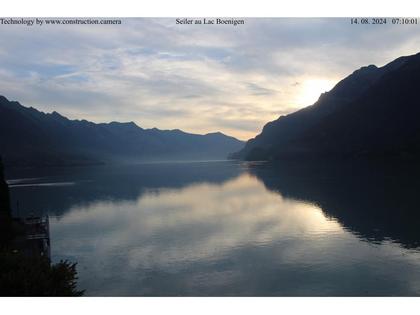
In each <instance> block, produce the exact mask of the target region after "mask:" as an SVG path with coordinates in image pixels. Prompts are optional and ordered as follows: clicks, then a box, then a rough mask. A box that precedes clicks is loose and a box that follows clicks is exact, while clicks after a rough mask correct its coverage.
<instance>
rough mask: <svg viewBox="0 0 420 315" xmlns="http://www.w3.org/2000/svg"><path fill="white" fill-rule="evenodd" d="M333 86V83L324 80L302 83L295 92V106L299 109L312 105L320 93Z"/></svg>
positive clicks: (310, 80) (311, 80)
mask: <svg viewBox="0 0 420 315" xmlns="http://www.w3.org/2000/svg"><path fill="white" fill-rule="evenodd" d="M334 84H335V82H334V81H331V80H325V79H321V80H320V79H309V80H305V81H303V82H302V83H301V84H300V86H299V91H298V92H297V97H296V104H297V105H299V106H300V107H305V106H309V105H312V104H313V103H315V102H316V101H317V100H318V98H319V96H320V95H321V94H322V93H324V92H327V91H329V90H331V89H332V88H333V86H334Z"/></svg>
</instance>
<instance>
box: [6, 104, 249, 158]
mask: <svg viewBox="0 0 420 315" xmlns="http://www.w3.org/2000/svg"><path fill="white" fill-rule="evenodd" d="M242 147H243V142H242V141H239V140H237V139H235V138H233V137H229V136H226V135H224V134H222V133H220V132H216V133H209V134H206V135H197V134H190V133H186V132H183V131H181V130H159V129H156V128H153V129H143V128H140V127H139V126H137V125H136V124H135V123H133V122H129V123H119V122H111V123H99V124H96V123H93V122H89V121H86V120H70V119H67V118H66V117H64V116H62V115H60V114H59V113H57V112H53V113H43V112H40V111H38V110H36V109H35V108H32V107H29V108H28V107H25V106H22V105H21V104H19V103H18V102H11V101H9V100H8V99H6V98H5V97H4V96H0V155H2V156H3V158H4V162H5V164H7V165H19V166H23V165H37V166H41V165H48V166H51V165H83V164H97V163H107V162H117V161H123V162H135V161H150V160H160V161H163V160H166V161H167V160H205V159H206V160H208V159H224V158H226V157H227V155H228V153H229V152H232V151H236V150H239V149H240V148H242Z"/></svg>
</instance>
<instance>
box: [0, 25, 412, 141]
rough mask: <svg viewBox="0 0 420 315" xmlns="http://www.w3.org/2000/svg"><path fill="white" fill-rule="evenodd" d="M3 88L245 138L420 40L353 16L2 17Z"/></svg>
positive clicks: (77, 112)
mask: <svg viewBox="0 0 420 315" xmlns="http://www.w3.org/2000/svg"><path fill="white" fill-rule="evenodd" d="M0 39H1V43H2V45H0V95H4V96H6V97H7V98H8V99H9V100H16V101H19V102H20V103H21V104H23V105H25V106H33V107H35V108H37V109H39V110H42V111H44V112H52V111H57V112H59V113H61V114H62V115H64V116H66V117H68V118H70V119H86V120H91V121H94V122H111V121H120V122H129V121H134V122H135V123H136V124H137V125H138V126H140V127H142V128H153V127H156V128H159V129H181V130H184V131H186V132H192V133H199V134H205V133H209V132H216V131H220V132H223V133H225V134H228V135H231V136H234V137H237V138H238V139H241V140H247V139H249V138H252V137H254V136H255V135H257V134H258V133H259V132H260V131H261V129H262V127H263V126H264V125H265V124H266V123H267V122H268V121H271V120H274V119H277V118H278V117H279V116H280V115H286V114H288V113H291V112H294V111H296V110H298V109H300V108H303V107H305V106H308V105H311V104H312V103H314V102H315V101H316V100H317V98H318V97H319V95H320V94H321V93H323V92H326V91H328V90H330V89H331V88H332V87H333V86H334V85H335V84H336V83H337V82H338V81H340V80H341V79H343V78H344V77H346V76H347V75H349V74H351V73H352V72H353V71H354V70H357V69H358V68H360V67H362V66H366V65H370V64H375V65H377V66H382V65H384V64H386V63H388V62H390V61H392V60H393V59H395V58H397V57H399V56H402V55H410V54H414V53H417V52H419V51H420V27H418V25H414V26H410V25H392V24H391V23H390V20H388V24H387V25H361V24H358V25H352V24H351V23H350V19H349V18H339V19H332V18H329V19H309V18H276V19H255V18H254V19H253V18H248V19H245V24H244V25H237V26H233V25H194V24H192V25H185V24H176V19H175V18H162V19H159V18H157V19H154V18H153V19H152V18H136V19H132V18H131V19H123V20H122V23H121V25H42V26H39V25H33V26H25V25H0Z"/></svg>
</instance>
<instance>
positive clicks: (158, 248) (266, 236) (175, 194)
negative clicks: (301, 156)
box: [6, 161, 420, 296]
mask: <svg viewBox="0 0 420 315" xmlns="http://www.w3.org/2000/svg"><path fill="white" fill-rule="evenodd" d="M419 174H420V171H418V170H417V169H416V168H414V169H413V167H401V168H400V167H384V166H378V165H375V166H374V167H372V166H371V165H370V166H360V165H357V166H356V165H346V166H334V165H328V164H326V165H323V166H320V165H301V164H298V163H294V164H293V163H291V164H287V165H284V164H280V165H272V164H270V163H244V162H235V161H215V162H188V163H187V162H186V163H149V164H137V165H120V166H90V167H69V168H48V169H16V170H9V171H8V172H7V174H6V175H7V178H8V182H9V185H10V190H11V197H12V204H13V211H14V213H15V214H19V215H29V214H31V213H34V214H49V215H50V228H51V247H52V259H53V261H54V262H58V261H60V260H61V259H68V260H70V261H73V262H77V263H78V266H77V268H78V272H79V281H78V284H79V288H80V289H86V295H88V296H393V295H397V296H412V295H415V296H419V295H420V250H419V249H420V229H419V223H420V220H419V218H420V209H419V196H420V195H419V193H418V192H419V191H420V190H419V188H420V182H419V180H418V179H419V178H420V176H419Z"/></svg>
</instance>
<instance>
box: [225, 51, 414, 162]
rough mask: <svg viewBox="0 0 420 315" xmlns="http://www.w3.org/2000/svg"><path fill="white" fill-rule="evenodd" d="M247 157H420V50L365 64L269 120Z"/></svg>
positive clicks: (241, 156)
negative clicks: (313, 100)
mask: <svg viewBox="0 0 420 315" xmlns="http://www.w3.org/2000/svg"><path fill="white" fill-rule="evenodd" d="M231 157H232V158H239V159H245V160H279V159H304V160H308V159H313V158H315V159H317V158H321V159H325V158H331V159H339V160H342V159H378V158H379V159H388V158H391V159H400V158H403V159H416V158H419V157H420V54H416V55H412V56H406V57H400V58H398V59H396V60H394V61H392V62H391V63H389V64H387V65H385V66H383V67H380V68H378V67H376V66H374V65H370V66H367V67H362V68H360V69H359V70H357V71H355V72H353V73H352V74H351V75H349V76H348V77H346V78H345V79H343V80H342V81H340V82H339V83H338V84H337V85H336V86H335V87H334V88H333V89H332V90H331V91H330V92H327V93H324V94H322V95H321V96H320V98H319V99H318V101H317V102H316V103H315V104H313V105H311V106H308V107H306V108H303V109H301V110H299V111H297V112H294V113H292V114H289V115H287V116H281V117H280V118H278V119H277V120H275V121H272V122H269V123H268V124H266V125H265V126H264V128H263V131H262V132H261V134H259V135H258V136H256V137H255V138H254V139H251V140H249V141H248V142H247V144H246V146H245V147H244V148H243V149H242V150H240V151H239V152H236V153H234V154H232V155H231Z"/></svg>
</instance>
